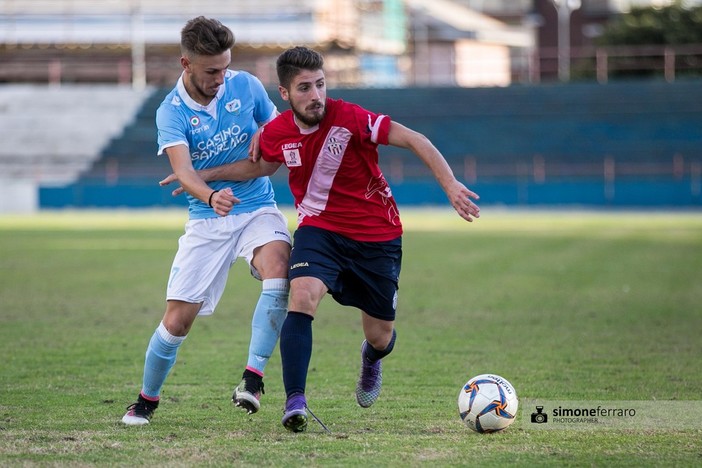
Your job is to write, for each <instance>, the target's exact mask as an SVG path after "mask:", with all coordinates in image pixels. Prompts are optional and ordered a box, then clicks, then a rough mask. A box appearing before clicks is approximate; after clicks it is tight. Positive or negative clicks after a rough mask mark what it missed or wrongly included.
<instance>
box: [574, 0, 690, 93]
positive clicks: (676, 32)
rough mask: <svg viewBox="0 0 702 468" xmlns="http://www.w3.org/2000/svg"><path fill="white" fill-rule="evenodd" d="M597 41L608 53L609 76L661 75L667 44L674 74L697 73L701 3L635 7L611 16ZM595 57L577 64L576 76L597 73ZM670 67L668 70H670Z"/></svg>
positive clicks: (586, 77)
mask: <svg viewBox="0 0 702 468" xmlns="http://www.w3.org/2000/svg"><path fill="white" fill-rule="evenodd" d="M595 45H596V46H597V47H601V48H604V49H605V50H606V49H615V50H616V49H619V53H612V54H609V59H608V62H607V66H608V72H607V75H608V77H609V78H615V79H616V78H660V77H662V76H664V75H665V74H666V62H665V57H664V48H670V49H672V50H673V51H674V53H675V59H674V74H675V77H676V78H678V77H682V76H685V77H696V76H699V75H700V70H701V69H702V53H700V51H699V50H698V49H699V48H702V6H696V7H685V6H684V5H683V3H682V2H680V1H678V2H675V3H673V4H671V5H668V6H665V7H661V8H654V7H634V8H632V9H631V11H630V12H629V13H625V14H621V15H618V16H616V17H614V18H613V19H612V20H610V21H609V22H608V23H607V24H606V25H605V27H604V30H603V33H602V34H601V35H600V36H599V37H598V38H597V39H596V41H595ZM594 63H595V62H594V59H586V60H583V61H580V62H579V63H577V64H576V65H575V69H574V71H573V77H574V78H575V79H584V80H591V79H593V78H594V77H595V64H594ZM669 71H670V70H668V72H669Z"/></svg>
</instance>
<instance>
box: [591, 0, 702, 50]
mask: <svg viewBox="0 0 702 468" xmlns="http://www.w3.org/2000/svg"><path fill="white" fill-rule="evenodd" d="M597 44H598V45H600V46H619V45H626V46H631V45H681V44H702V6H698V7H693V8H685V7H683V6H682V4H681V3H680V2H676V3H675V4H672V5H669V6H665V7H662V8H653V7H645V8H644V7H636V8H632V9H631V11H630V12H629V13H626V14H622V15H620V16H617V17H616V18H615V19H614V20H612V21H611V22H610V23H608V24H607V25H606V26H605V30H604V32H603V34H602V36H600V37H599V38H598V41H597Z"/></svg>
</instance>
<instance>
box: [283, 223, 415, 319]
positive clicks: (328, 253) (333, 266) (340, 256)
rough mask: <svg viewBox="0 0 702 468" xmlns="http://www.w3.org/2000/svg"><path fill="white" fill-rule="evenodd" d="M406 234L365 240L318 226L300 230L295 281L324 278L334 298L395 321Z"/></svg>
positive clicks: (295, 245) (293, 256) (293, 262)
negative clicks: (309, 277) (369, 240)
mask: <svg viewBox="0 0 702 468" xmlns="http://www.w3.org/2000/svg"><path fill="white" fill-rule="evenodd" d="M401 265H402V237H398V238H397V239H393V240H391V241H388V242H359V241H355V240H352V239H349V238H348V237H345V236H342V235H339V234H336V233H333V232H330V231H327V230H326V229H320V228H316V227H313V226H303V227H301V228H299V229H298V230H297V231H295V236H294V241H293V250H292V252H291V254H290V271H289V272H288V273H289V274H288V277H289V278H290V280H293V279H295V278H299V277H303V276H311V277H314V278H318V279H320V280H321V281H322V282H323V283H324V284H325V285H326V287H327V289H328V290H329V293H330V294H331V295H332V297H333V298H334V300H335V301H336V302H338V303H339V304H341V305H345V306H351V307H357V308H359V309H361V310H362V311H364V312H365V313H367V314H368V315H370V316H371V317H375V318H377V319H380V320H388V321H393V320H395V310H396V309H397V290H398V282H399V279H400V268H401Z"/></svg>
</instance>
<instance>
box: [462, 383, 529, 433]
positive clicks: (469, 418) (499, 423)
mask: <svg viewBox="0 0 702 468" xmlns="http://www.w3.org/2000/svg"><path fill="white" fill-rule="evenodd" d="M518 407H519V400H518V399H517V392H516V391H515V390H514V387H513V386H512V384H511V383H509V382H508V381H507V379H504V378H502V377H500V376H499V375H495V374H481V375H477V376H475V377H473V378H472V379H470V380H469V381H468V382H467V383H466V384H465V385H464V386H463V387H462V388H461V392H460V393H459V394H458V414H459V416H460V417H461V420H462V421H463V422H464V423H465V424H466V426H468V427H469V428H471V429H473V430H474V431H475V432H497V431H501V430H502V429H504V428H506V427H507V426H509V425H510V424H512V423H513V422H514V417H515V416H516V415H517V408H518Z"/></svg>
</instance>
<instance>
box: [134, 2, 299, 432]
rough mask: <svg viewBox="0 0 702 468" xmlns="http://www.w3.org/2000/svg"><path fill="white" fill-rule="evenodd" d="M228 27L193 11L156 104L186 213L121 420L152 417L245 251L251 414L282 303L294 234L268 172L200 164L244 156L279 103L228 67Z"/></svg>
mask: <svg viewBox="0 0 702 468" xmlns="http://www.w3.org/2000/svg"><path fill="white" fill-rule="evenodd" d="M233 45H234V35H233V34H232V32H231V30H230V29H229V28H227V27H226V26H224V25H223V24H222V23H220V22H219V21H217V20H215V19H209V18H205V17H202V16H200V17H197V18H194V19H192V20H190V21H188V22H187V23H186V25H185V27H184V28H183V30H182V32H181V52H182V57H181V59H180V62H181V65H182V67H183V73H182V75H181V77H180V79H179V80H178V82H177V84H176V86H175V88H174V89H173V90H172V91H171V92H170V93H169V94H168V96H166V98H165V99H164V101H163V102H162V103H161V105H160V107H159V108H158V111H157V113H156V124H157V127H158V154H159V155H161V154H164V153H165V154H166V155H167V156H168V159H169V161H170V163H171V166H172V168H173V172H174V173H175V174H176V175H177V176H178V179H179V181H180V183H181V185H182V187H183V188H184V189H185V191H186V192H187V197H188V203H189V220H188V222H187V224H186V226H185V233H184V235H183V236H182V237H181V238H180V240H179V244H178V251H177V253H176V255H175V259H174V260H173V266H172V268H171V273H170V277H169V279H168V286H167V291H166V300H167V301H166V312H165V314H164V316H163V319H162V321H161V323H160V324H159V326H158V327H157V328H156V331H155V332H154V334H153V336H152V337H151V340H150V342H149V344H148V347H147V349H146V358H145V363H144V374H143V382H142V387H141V391H140V392H139V396H138V397H137V402H136V403H134V404H132V405H130V406H129V407H128V408H127V413H126V414H125V415H124V417H123V418H122V422H123V423H124V424H127V425H143V424H148V423H149V421H150V420H151V417H152V416H153V413H154V411H155V409H156V408H157V406H158V403H159V399H160V395H161V388H162V386H163V383H164V382H165V380H166V377H167V376H168V373H169V371H170V370H171V368H172V367H173V365H174V364H175V361H176V354H177V352H178V348H179V347H180V345H181V344H182V343H183V341H184V340H185V338H186V336H187V334H188V332H189V330H190V328H191V326H192V325H193V322H194V321H195V317H196V316H198V315H210V314H212V313H213V312H214V310H215V307H216V305H217V303H218V302H219V300H220V298H221V296H222V293H223V292H224V287H225V285H226V283H227V277H228V274H229V270H230V268H231V266H232V265H233V264H234V262H235V261H236V260H237V258H240V257H241V258H244V259H245V260H246V261H247V262H248V264H249V266H250V268H251V274H252V275H253V276H254V277H255V278H257V279H259V280H262V291H261V295H260V298H259V300H258V303H257V305H256V308H255V310H254V313H253V320H252V325H251V327H252V334H251V341H250V345H249V357H248V362H247V365H246V369H245V370H244V373H243V376H242V380H241V383H240V384H239V385H238V386H237V387H236V389H235V390H234V395H233V396H232V400H233V401H234V403H235V404H236V405H237V406H239V407H241V408H243V409H244V410H246V411H248V412H249V413H255V412H256V411H258V409H259V408H260V402H259V400H260V397H261V394H262V393H263V373H264V369H265V366H266V364H267V362H268V359H269V358H270V356H271V354H272V352H273V349H274V348H275V346H276V343H277V341H278V337H279V336H280V329H281V327H282V325H283V321H284V319H285V315H286V312H287V300H288V280H287V265H288V259H289V256H290V233H289V231H288V228H287V220H286V219H285V217H284V216H283V214H282V213H281V212H280V211H279V210H278V208H277V205H276V202H275V199H274V193H273V188H272V185H271V182H270V180H269V179H268V177H259V178H255V179H251V180H247V181H244V182H234V181H227V180H218V181H212V182H208V183H206V182H204V181H203V180H202V179H201V178H200V176H199V175H198V174H197V172H196V170H198V169H206V168H208V167H213V166H220V165H222V164H226V163H231V162H234V161H237V160H241V159H247V158H248V150H249V143H250V142H251V140H252V138H253V136H254V134H255V133H256V131H257V130H258V128H259V127H260V126H262V125H264V124H266V123H267V122H269V121H270V120H272V119H273V118H274V117H275V116H276V115H278V111H277V109H276V108H275V105H274V104H273V102H272V101H271V100H270V99H269V97H268V95H267V94H266V92H265V90H264V88H263V85H262V84H261V82H260V81H259V80H258V79H257V78H256V77H254V76H253V75H251V74H249V73H247V72H244V71H233V70H229V65H230V62H231V48H232V47H233Z"/></svg>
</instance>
